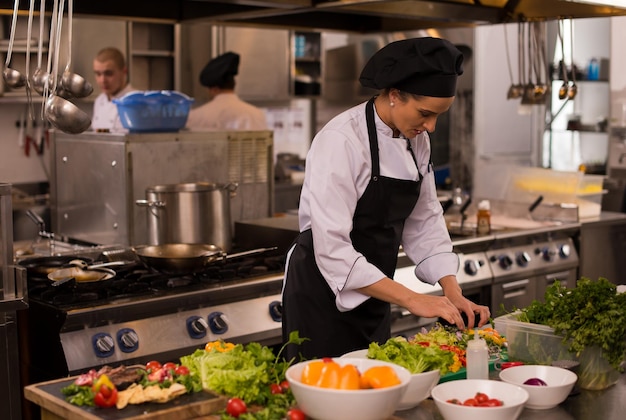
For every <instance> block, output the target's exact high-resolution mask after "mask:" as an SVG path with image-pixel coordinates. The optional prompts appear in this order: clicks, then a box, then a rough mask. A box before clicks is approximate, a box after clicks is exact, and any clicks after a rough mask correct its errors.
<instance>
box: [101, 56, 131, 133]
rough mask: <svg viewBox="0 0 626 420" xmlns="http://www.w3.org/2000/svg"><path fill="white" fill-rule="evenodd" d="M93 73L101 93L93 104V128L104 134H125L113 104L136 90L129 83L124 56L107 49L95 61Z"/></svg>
mask: <svg viewBox="0 0 626 420" xmlns="http://www.w3.org/2000/svg"><path fill="white" fill-rule="evenodd" d="M93 72H94V74H95V76H96V83H97V84H98V87H99V88H100V91H101V93H100V94H99V95H98V97H97V98H96V100H95V102H94V104H93V117H92V119H91V128H92V129H93V130H94V131H102V132H124V131H126V130H125V129H124V127H123V126H122V123H121V121H120V118H119V115H118V113H117V106H116V105H115V104H114V103H113V102H112V100H113V99H115V98H121V97H122V96H124V95H126V94H127V93H129V92H133V91H134V90H135V89H133V88H132V86H131V85H130V84H129V83H128V80H127V76H128V68H127V67H126V61H125V60H124V55H123V54H122V52H121V51H119V50H118V49H117V48H113V47H107V48H104V49H102V50H100V52H98V54H97V55H96V58H94V60H93Z"/></svg>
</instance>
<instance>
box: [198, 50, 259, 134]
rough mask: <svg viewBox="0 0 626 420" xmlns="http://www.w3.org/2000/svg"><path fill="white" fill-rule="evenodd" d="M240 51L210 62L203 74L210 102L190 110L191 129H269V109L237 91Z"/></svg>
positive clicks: (201, 80) (203, 81)
mask: <svg viewBox="0 0 626 420" xmlns="http://www.w3.org/2000/svg"><path fill="white" fill-rule="evenodd" d="M238 71H239V54H236V53H233V52H227V53H225V54H222V55H220V56H219V57H216V58H214V59H213V60H211V61H209V63H208V64H207V65H206V66H205V67H204V69H203V70H202V72H201V73H200V83H202V85H203V86H206V87H207V88H208V92H209V98H210V100H209V102H207V103H206V104H204V105H202V106H199V107H198V108H194V109H192V110H191V111H190V112H189V118H188V119H187V128H188V129H190V130H191V131H202V130H267V121H266V116H265V112H263V110H262V109H260V108H257V107H255V106H254V105H252V104H249V103H247V102H245V101H242V100H241V99H240V98H239V96H238V95H237V94H236V93H235V76H236V75H237V73H238Z"/></svg>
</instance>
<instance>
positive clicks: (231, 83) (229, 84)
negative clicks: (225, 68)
mask: <svg viewBox="0 0 626 420" xmlns="http://www.w3.org/2000/svg"><path fill="white" fill-rule="evenodd" d="M224 78H225V80H224V82H223V83H221V84H220V86H218V87H219V88H221V89H235V76H234V75H228V76H225V77H224Z"/></svg>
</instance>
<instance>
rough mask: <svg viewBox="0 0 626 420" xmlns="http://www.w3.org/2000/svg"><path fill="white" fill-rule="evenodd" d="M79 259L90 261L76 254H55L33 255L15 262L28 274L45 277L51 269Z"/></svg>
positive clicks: (56, 268) (62, 266)
mask: <svg viewBox="0 0 626 420" xmlns="http://www.w3.org/2000/svg"><path fill="white" fill-rule="evenodd" d="M76 259H81V260H83V261H85V262H87V263H91V262H92V261H93V260H92V259H91V258H85V257H79V256H77V255H55V256H49V257H33V258H26V259H24V260H21V261H20V262H18V263H17V264H18V265H19V266H21V267H24V268H26V272H27V273H28V275H29V276H34V277H44V278H45V277H47V276H48V274H50V273H52V272H53V271H56V270H59V269H61V268H64V267H68V266H71V265H72V264H70V261H72V260H76Z"/></svg>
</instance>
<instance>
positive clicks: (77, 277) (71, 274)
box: [48, 267, 115, 286]
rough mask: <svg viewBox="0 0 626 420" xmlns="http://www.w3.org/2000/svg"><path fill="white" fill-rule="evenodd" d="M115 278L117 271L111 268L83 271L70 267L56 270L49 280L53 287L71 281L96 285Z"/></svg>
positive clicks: (49, 275) (49, 276)
mask: <svg viewBox="0 0 626 420" xmlns="http://www.w3.org/2000/svg"><path fill="white" fill-rule="evenodd" d="M113 277H115V271H113V270H111V269H110V268H103V267H101V268H93V269H90V270H83V269H82V268H80V267H68V268H61V269H59V270H55V271H53V272H51V273H50V274H48V279H50V280H52V281H53V282H54V283H52V285H53V286H60V285H62V284H65V283H67V282H69V281H72V280H73V281H76V283H79V284H83V283H95V282H99V281H104V280H109V279H111V278H113Z"/></svg>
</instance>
